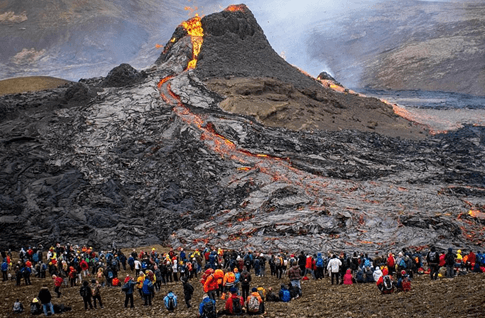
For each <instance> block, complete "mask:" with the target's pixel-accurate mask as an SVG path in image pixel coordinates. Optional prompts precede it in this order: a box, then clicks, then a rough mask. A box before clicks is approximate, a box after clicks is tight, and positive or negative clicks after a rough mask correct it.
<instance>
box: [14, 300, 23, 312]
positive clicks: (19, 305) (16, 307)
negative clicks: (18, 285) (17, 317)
mask: <svg viewBox="0 0 485 318" xmlns="http://www.w3.org/2000/svg"><path fill="white" fill-rule="evenodd" d="M12 310H13V313H14V314H21V313H23V312H24V306H23V305H22V303H21V302H20V300H19V299H18V298H17V300H16V301H15V302H14V303H13V309H12Z"/></svg>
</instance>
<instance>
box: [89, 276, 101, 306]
mask: <svg viewBox="0 0 485 318" xmlns="http://www.w3.org/2000/svg"><path fill="white" fill-rule="evenodd" d="M91 291H92V292H93V302H94V309H97V307H96V299H97V300H98V302H99V307H101V309H102V308H104V307H103V303H102V302H101V284H100V283H99V282H98V281H97V280H95V279H93V280H91Z"/></svg>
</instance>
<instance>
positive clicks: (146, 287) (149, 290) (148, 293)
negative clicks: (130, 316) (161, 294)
mask: <svg viewBox="0 0 485 318" xmlns="http://www.w3.org/2000/svg"><path fill="white" fill-rule="evenodd" d="M142 293H143V299H144V300H145V306H151V305H152V294H153V293H154V286H153V283H152V282H151V281H150V278H149V277H148V275H147V276H145V281H144V282H143V287H142Z"/></svg>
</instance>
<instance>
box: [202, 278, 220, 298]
mask: <svg viewBox="0 0 485 318" xmlns="http://www.w3.org/2000/svg"><path fill="white" fill-rule="evenodd" d="M214 275H215V273H213V274H210V275H209V276H208V277H207V279H206V280H205V283H204V293H206V294H207V295H208V296H209V298H210V299H212V300H216V292H217V291H218V289H219V284H218V283H217V278H216V277H215V276H214Z"/></svg>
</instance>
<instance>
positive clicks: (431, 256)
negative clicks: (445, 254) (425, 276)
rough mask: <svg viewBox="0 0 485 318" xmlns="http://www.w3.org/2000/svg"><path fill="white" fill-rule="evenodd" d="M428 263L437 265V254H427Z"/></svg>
mask: <svg viewBox="0 0 485 318" xmlns="http://www.w3.org/2000/svg"><path fill="white" fill-rule="evenodd" d="M429 262H430V263H438V253H436V252H429Z"/></svg>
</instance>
